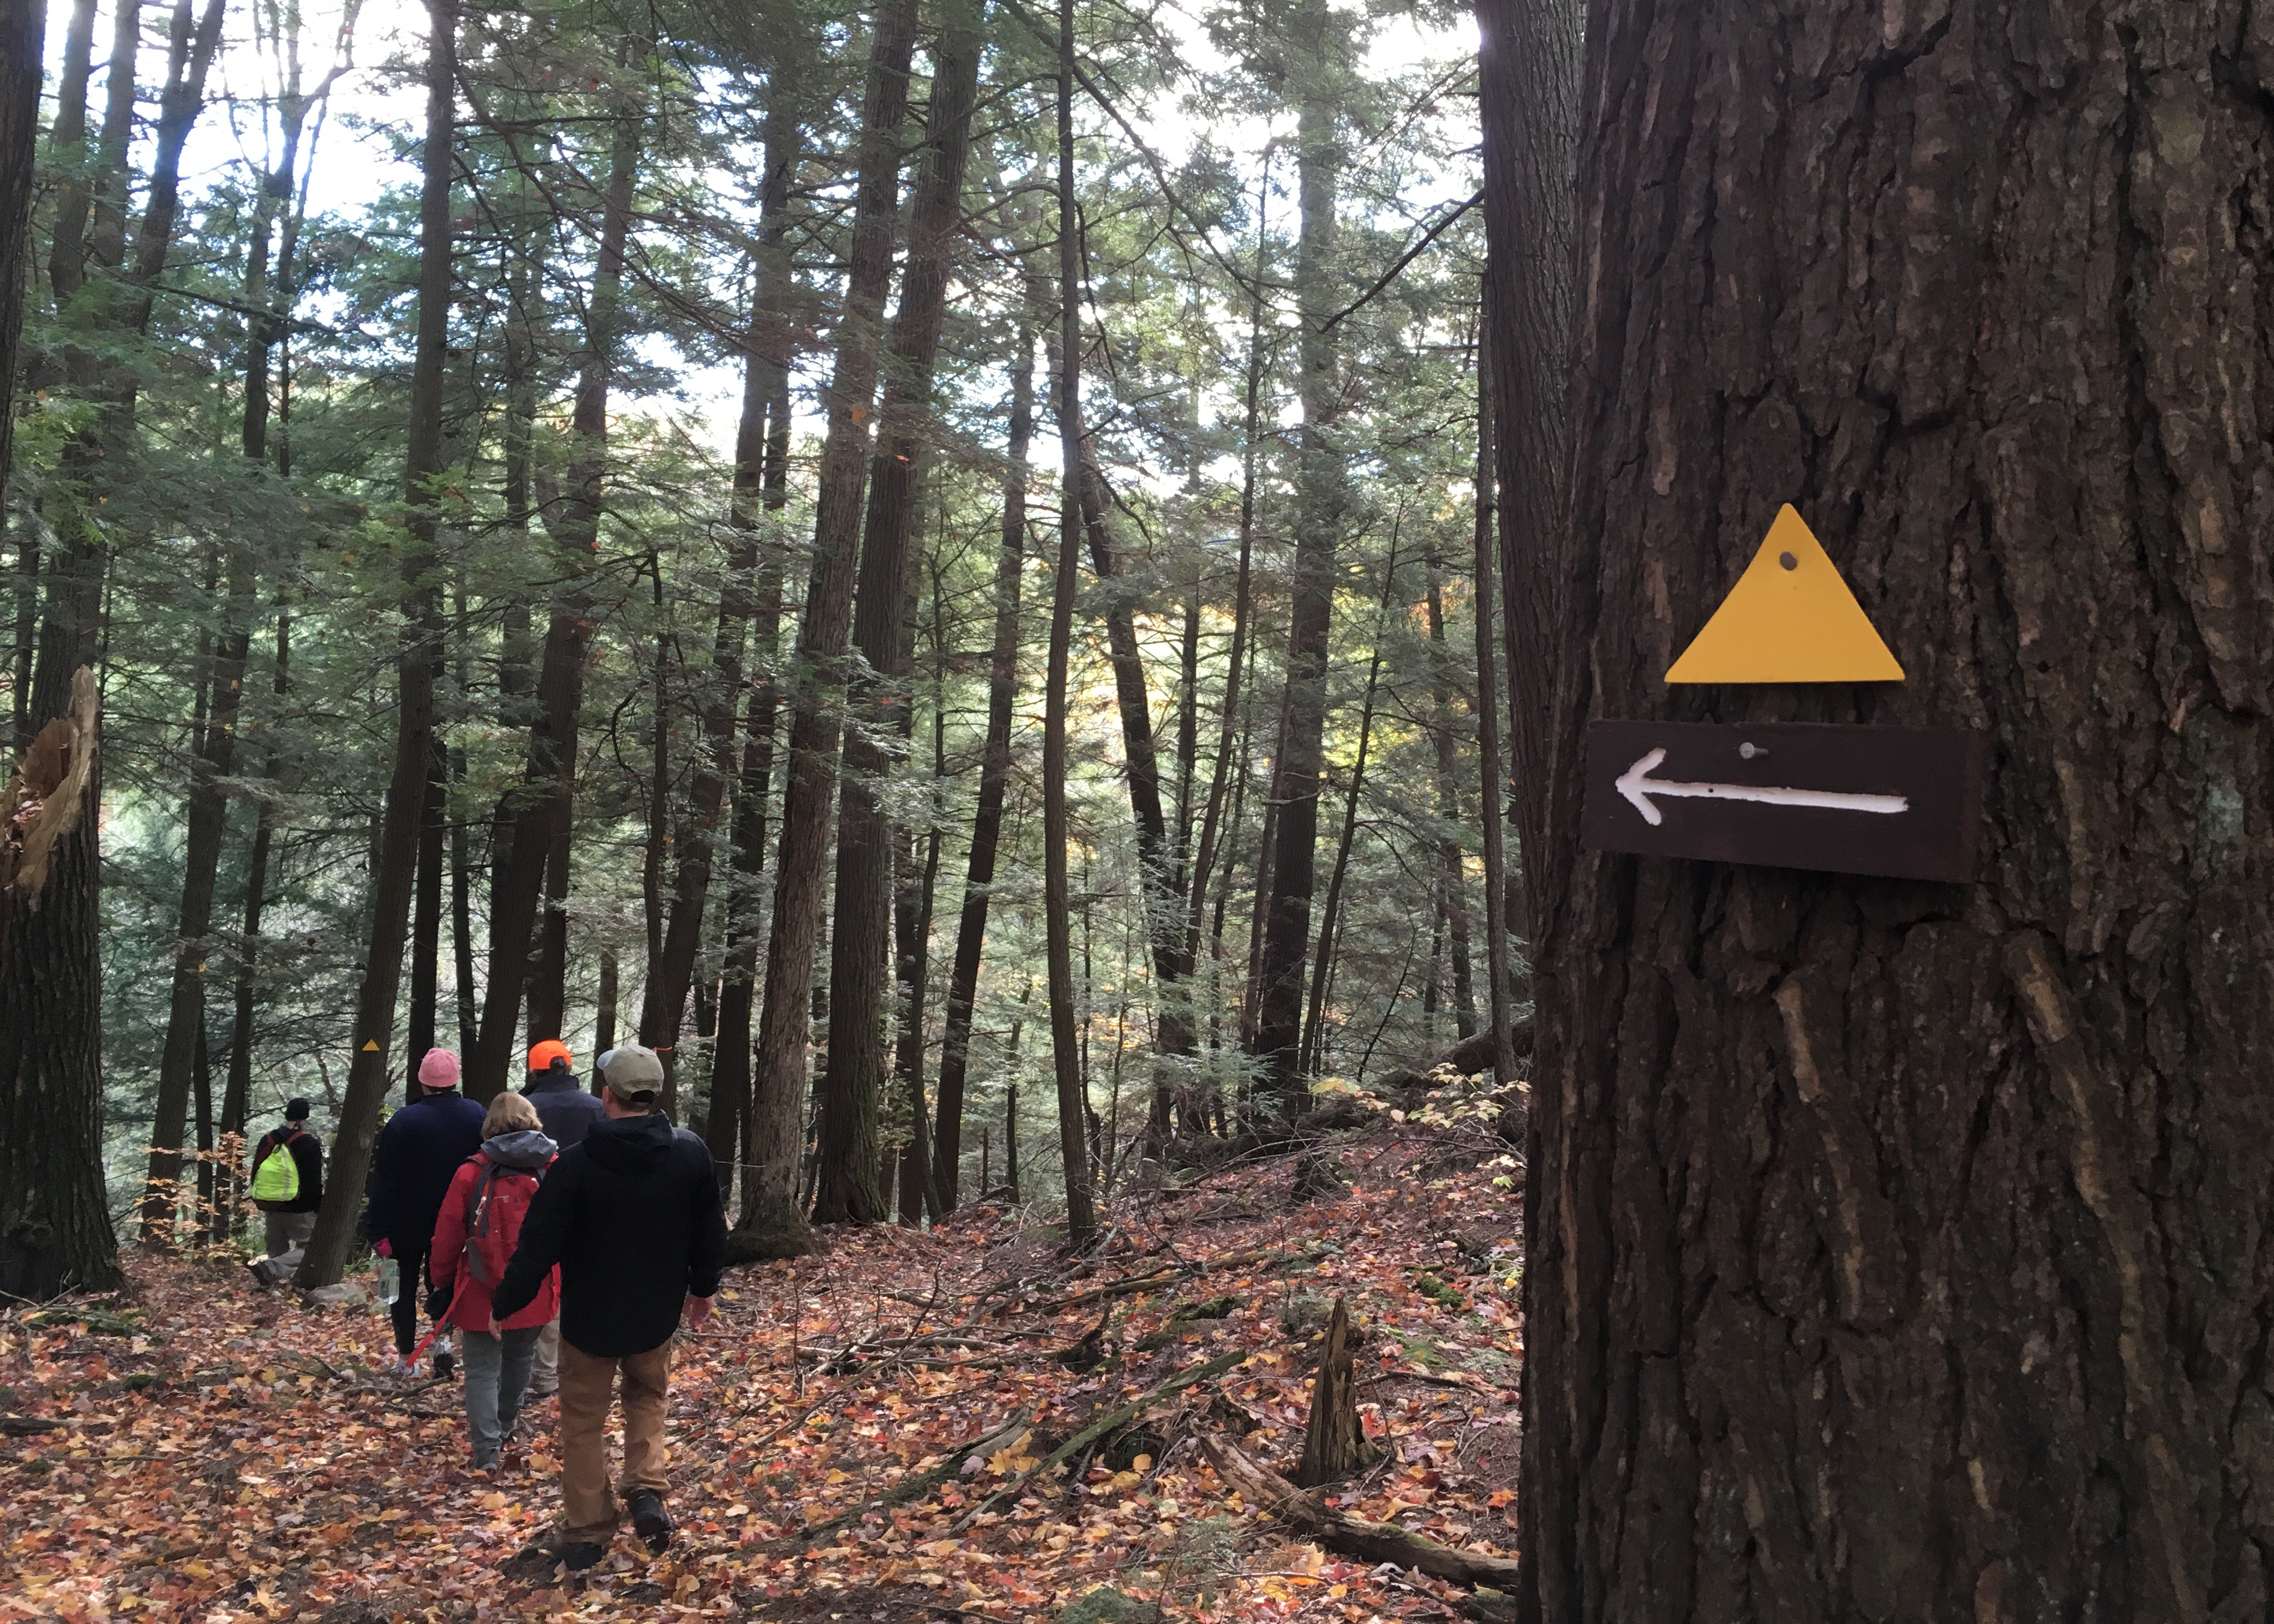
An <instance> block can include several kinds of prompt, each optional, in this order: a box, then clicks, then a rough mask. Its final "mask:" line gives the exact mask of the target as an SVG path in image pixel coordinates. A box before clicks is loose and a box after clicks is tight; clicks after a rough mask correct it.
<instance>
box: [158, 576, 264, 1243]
mask: <svg viewBox="0 0 2274 1624" xmlns="http://www.w3.org/2000/svg"><path fill="white" fill-rule="evenodd" d="M254 591H255V586H254V581H253V563H252V549H251V548H250V547H249V546H247V545H245V543H244V542H242V541H235V542H232V543H231V544H230V583H229V598H228V601H227V603H226V605H224V606H223V613H224V614H225V616H226V617H227V618H226V619H225V620H223V622H222V628H221V631H220V635H218V637H216V638H215V643H214V655H213V659H212V662H211V665H210V666H209V668H208V670H209V675H208V680H207V683H206V688H207V694H208V695H209V698H208V701H207V719H206V725H205V726H204V728H203V729H202V730H201V734H200V738H199V739H198V740H197V741H196V746H195V748H193V750H192V754H191V766H190V788H189V807H188V816H186V818H184V824H185V828H184V833H183V853H182V890H181V900H180V903H179V905H178V906H177V910H176V913H175V925H174V976H173V989H172V993H171V996H170V999H169V1004H168V1010H167V1018H166V1037H165V1045H164V1048H163V1049H162V1050H161V1051H160V1056H159V1063H158V1097H157V1102H156V1112H155V1116H156V1119H155V1121H154V1123H153V1124H152V1127H151V1133H150V1145H151V1150H150V1163H149V1173H148V1193H147V1195H146V1196H145V1198H144V1200H143V1204H142V1241H143V1244H146V1245H156V1244H164V1243H167V1242H169V1241H171V1239H172V1238H173V1234H174V1219H175V1214H176V1211H177V1206H178V1197H177V1188H176V1186H177V1184H178V1182H179V1180H180V1177H181V1164H182V1158H181V1146H182V1131H183V1125H184V1116H186V1115H187V1112H188V1109H189V1103H190V1090H191V1085H192V1072H193V1071H194V1070H195V1069H196V1066H197V1064H198V1055H199V1052H200V1047H201V1045H202V1043H203V1041H204V1034H205V1027H206V971H207V965H208V964H209V962H210V960H211V957H212V951H213V944H212V943H211V941H210V940H208V937H209V936H210V935H211V932H212V929H213V903H214V889H215V883H217V881H218V878H219V876H220V871H221V847H222V837H223V836H224V835H225V834H226V833H227V832H228V820H229V798H228V795H227V793H225V792H224V790H223V789H222V780H224V779H226V778H229V777H230V775H231V774H232V773H233V772H234V771H236V767H237V716H238V713H239V711H240V710H241V709H242V701H243V698H244V690H245V652H246V649H247V647H248V645H249V643H250V638H251V631H252V604H253V598H254Z"/></svg>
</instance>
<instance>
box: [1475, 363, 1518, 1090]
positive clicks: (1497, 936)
mask: <svg viewBox="0 0 2274 1624" xmlns="http://www.w3.org/2000/svg"><path fill="white" fill-rule="evenodd" d="M1495 365H1498V361H1497V359H1496V357H1495V356H1494V354H1493V350H1492V346H1491V344H1490V343H1489V342H1487V335H1486V334H1485V333H1483V332H1481V331H1480V333H1479V334H1478V335H1477V471H1476V481H1475V484H1476V553H1475V558H1476V595H1475V596H1476V622H1477V625H1476V633H1477V688H1476V694H1477V771H1478V773H1479V775H1480V778H1482V782H1481V783H1480V785H1479V786H1478V788H1479V794H1478V797H1477V805H1478V807H1479V808H1480V810H1481V812H1482V813H1483V823H1484V831H1483V833H1484V842H1485V974H1486V985H1487V989H1488V996H1487V1003H1486V1006H1485V1008H1486V1012H1487V1017H1488V1018H1489V1019H1490V1020H1491V1022H1492V1034H1493V1076H1494V1078H1495V1080H1496V1081H1499V1082H1502V1083H1511V1082H1514V1081H1515V1080H1516V1047H1515V1043H1514V1041H1513V1039H1512V1038H1511V1036H1510V1024H1509V1023H1510V1019H1512V1017H1513V1014H1514V1010H1513V1008H1512V1004H1511V998H1510V991H1509V963H1508V914H1507V912H1506V909H1507V906H1508V886H1507V883H1506V880H1507V876H1506V875H1505V874H1504V872H1503V871H1502V863H1503V862H1504V861H1505V860H1506V853H1507V845H1506V842H1505V840H1504V839H1503V838H1502V832H1501V798H1502V796H1503V795H1504V794H1506V793H1507V785H1508V779H1507V775H1506V774H1505V773H1504V772H1503V771H1502V769H1501V753H1500V657H1499V650H1498V644H1499V639H1498V638H1497V637H1496V636H1495V635H1494V632H1493V612H1494V610H1495V607H1496V606H1497V605H1495V602H1494V598H1495V593H1494V590H1493V547H1494V534H1493V508H1494V497H1495V489H1494V487H1495V483H1496V476H1495V470H1494V462H1493V431H1494V427H1495V425H1494V420H1493V410H1492V408H1493V396H1492V370H1493V368H1494V366H1495ZM1510 1126H1511V1127H1517V1128H1520V1126H1521V1124H1520V1123H1517V1122H1511V1123H1510Z"/></svg>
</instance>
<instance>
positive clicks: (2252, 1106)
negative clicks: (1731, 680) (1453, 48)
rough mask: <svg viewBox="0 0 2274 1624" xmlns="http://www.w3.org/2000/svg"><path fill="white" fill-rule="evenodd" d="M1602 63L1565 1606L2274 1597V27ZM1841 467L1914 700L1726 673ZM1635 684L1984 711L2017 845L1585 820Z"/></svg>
mask: <svg viewBox="0 0 2274 1624" xmlns="http://www.w3.org/2000/svg"><path fill="white" fill-rule="evenodd" d="M1496 9H1510V8H1496ZM1586 51H1587V60H1586V68H1585V97H1584V105H1583V109H1582V116H1581V117H1580V119H1579V122H1578V126H1577V127H1578V129H1580V130H1581V131H1584V132H1588V133H1587V138H1586V144H1585V147H1584V148H1583V150H1582V153H1581V156H1580V184H1579V190H1578V210H1577V218H1578V220H1579V222H1581V223H1580V229H1579V235H1580V241H1581V246H1580V252H1579V259H1578V275H1577V283H1576V285H1577V287H1578V288H1579V289H1582V293H1581V297H1580V314H1579V317H1578V320H1577V350H1576V366H1577V385H1576V395H1575V415H1574V417H1573V421H1572V431H1573V441H1574V450H1573V455H1572V462H1571V466H1572V470H1573V482H1572V487H1571V502H1570V515H1571V517H1570V523H1569V526H1568V529H1567V530H1565V532H1564V534H1563V535H1562V541H1561V545H1560V546H1558V547H1557V548H1555V549H1553V550H1552V551H1551V552H1550V553H1549V554H1548V555H1547V556H1544V557H1534V558H1532V559H1531V560H1529V568H1528V570H1527V574H1526V575H1525V579H1524V581H1523V582H1522V583H1521V585H1522V588H1523V590H1525V592H1527V593H1528V594H1530V595H1531V598H1532V601H1533V602H1541V603H1545V604H1547V605H1550V606H1551V607H1552V609H1553V611H1554V613H1553V617H1552V620H1550V621H1549V622H1548V623H1547V625H1546V627H1545V631H1546V635H1547V637H1548V638H1549V640H1550V641H1549V642H1548V643H1547V646H1545V647H1544V648H1543V647H1537V646H1535V647H1533V648H1532V649H1530V650H1525V656H1524V658H1520V659H1519V660H1518V662H1517V669H1518V672H1519V675H1520V674H1521V673H1523V672H1525V671H1526V670H1531V671H1534V672H1544V673H1549V674H1550V675H1551V676H1552V678H1553V680H1554V688H1553V694H1552V701H1553V709H1552V712H1551V713H1550V714H1551V716H1552V723H1553V726H1552V728H1551V729H1550V730H1549V733H1548V734H1547V737H1546V739H1545V743H1546V745H1547V750H1548V752H1549V759H1550V771H1551V777H1550V778H1549V780H1548V786H1547V787H1548V789H1549V792H1550V793H1548V795H1547V798H1546V800H1545V801H1543V802H1542V803H1541V806H1540V818H1541V825H1542V826H1544V831H1545V832H1544V842H1545V849H1544V850H1543V851H1540V852H1536V853H1532V852H1528V853H1527V861H1526V863H1525V871H1526V873H1527V875H1528V876H1530V877H1531V879H1532V883H1533V884H1534V885H1535V886H1537V887H1539V888H1540V889H1539V891H1537V892H1536V893H1535V905H1536V911H1537V912H1538V913H1539V914H1540V917H1539V919H1538V920H1537V921H1536V929H1537V935H1538V940H1537V942H1536V944H1535V947H1534V954H1535V974H1536V993H1537V999H1538V1009H1539V1033H1540V1054H1539V1071H1538V1073H1537V1076H1536V1078H1535V1080H1534V1084H1533V1087H1534V1095H1533V1106H1532V1110H1533V1116H1534V1120H1535V1123H1536V1139H1535V1143H1534V1147H1533V1154H1532V1166H1531V1177H1530V1189H1531V1191H1532V1197H1531V1205H1532V1214H1531V1219H1530V1222H1529V1224H1528V1236H1529V1238H1530V1242H1531V1244H1532V1249H1533V1250H1532V1257H1531V1259H1530V1264H1529V1267H1527V1269H1526V1271H1525V1282H1526V1299H1527V1301H1526V1310H1527V1316H1528V1336H1527V1342H1528V1365H1527V1369H1526V1383H1527V1412H1526V1428H1525V1430H1526V1448H1527V1451H1528V1455H1527V1459H1526V1461H1525V1479H1524V1491H1523V1513H1522V1515H1523V1522H1524V1526H1525V1529H1526V1530H1527V1532H1526V1539H1525V1547H1526V1549H1525V1554H1526V1557H1527V1560H1528V1577H1527V1581H1526V1584H1527V1595H1526V1598H1525V1616H1529V1617H1532V1618H1535V1619H1542V1620H1575V1621H1576V1620H1583V1619H1585V1620H1593V1619H1602V1618H1617V1619H1622V1620H1635V1621H1646V1620H1684V1621H1685V1624H1706V1621H1709V1620H1772V1619H1773V1620H1822V1619H1834V1618H1840V1619H1846V1618H1873V1619H1897V1618H1902V1619H1913V1618H1916V1619H1929V1618H1933V1619H1956V1618H1965V1619H1974V1620H2036V1619H2048V1620H2049V1619H2074V1618H2082V1617H2122V1618H2138V1619H2158V1620H2214V1619H2215V1620H2226V1619H2246V1618H2248V1619H2257V1618H2263V1617H2265V1616H2267V1612H2268V1606H2269V1601H2268V1581H2267V1576H2266V1573H2265V1566H2266V1560H2267V1558H2266V1554H2265V1551H2266V1542H2267V1541H2268V1540H2269V1539H2270V1538H2274V1519H2270V1514H2269V1510H2268V1506H2269V1501H2268V1500H2267V1498H2266V1496H2267V1485H2268V1484H2269V1483H2270V1482H2274V1395H2270V1392H2269V1389H2268V1386H2267V1383H2266V1381H2265V1379H2264V1372H2263V1357H2262V1354H2261V1350H2262V1348H2263V1341H2264V1330H2263V1327H2264V1326H2265V1324H2266V1321H2267V1315H2268V1312H2269V1310H2270V1307H2274V1271H2270V1264H2274V1239H2270V1228H2274V1226H2270V1217H2274V1159H2270V1154H2269V1150H2268V1147H2269V1145H2270V1144H2274V1094H2270V1092H2269V1090H2268V1088H2267V1086H2266V1082H2265V1072H2266V1069H2267V1044H2268V1037H2267V1034H2268V1032H2269V1031H2270V1029H2274V1025H2270V1023H2274V989H2270V985H2269V982H2268V980H2267V978H2266V975H2265V972H2264V966H2263V959H2264V956H2265V944H2267V942H2268V941H2269V938H2270V936H2274V914H2270V905H2269V902H2268V900H2267V898H2268V896H2269V891H2268V888H2267V886H2266V883H2265V877H2266V868H2267V865H2268V863H2269V861H2270V859H2274V852H2270V842H2274V830H2270V825H2269V822H2268V818H2267V815H2266V812H2265V809H2264V808H2265V807H2266V806H2267V804H2268V800H2269V795H2270V792H2274V782H2270V778H2274V766H2270V762H2274V723H2270V720H2269V715H2270V711H2274V653H2270V650H2274V642H2270V637H2269V626H2268V615H2269V607H2270V598H2274V588H2270V586H2269V584H2268V567H2267V560H2266V556H2265V543H2264V541H2263V537H2264V536H2265V535H2266V533H2267V530H2266V521H2265V517H2264V511H2265V501H2266V498H2265V495H2264V494H2263V493H2264V492H2266V491H2268V490H2269V489H2270V488H2274V451H2270V447H2269V446H2268V443H2267V440H2266V432H2265V427H2264V423H2263V410H2264V408H2263V401H2264V400H2265V398H2266V394H2267V388H2268V384H2269V381H2270V378H2274V359H2270V342H2269V341H2270V323H2274V318H2270V314H2269V311H2268V307H2267V305H2266V304H2265V302H2264V300H2263V292H2262V283H2263V271H2262V266H2263V259H2264V256H2265V253H2266V247H2265V240H2264V236H2263V231H2264V227H2263V222H2264V221H2265V220H2266V219H2267V218H2269V211H2270V207H2274V198H2270V195H2269V194H2270V188H2274V164H2270V144H2269V141H2268V138H2267V134H2266V124H2265V107H2266V104H2267V101H2266V99H2267V96H2268V94H2269V91H2270V89H2274V31H2270V29H2269V26H2268V25H2267V23H2266V21H2265V19H2263V17H2256V16H2254V15H2252V14H2251V12H2250V11H2248V8H2246V7H2244V6H2243V5H2241V4H2236V3H2234V0H2215V3H2213V4H2192V3H2191V4H2180V3H2178V0H2119V3H2117V4H2106V5H2101V6H2095V7H2081V8H2047V7H2044V6H2041V5H2038V4H2025V3H2023V0H1968V3H1965V4H1958V5H1955V6H1923V5H1909V4H1901V3H1898V4H1886V5H1883V4H1861V3H1860V0H1837V3H1834V0H1827V3H1826V4H1817V5H1811V6H1807V7H1788V8H1783V9H1781V10H1779V9H1772V8H1764V7H1761V6H1758V5H1750V4H1732V3H1730V0H1706V4H1702V5H1699V6H1693V7H1686V8H1678V9H1674V8H1665V7H1654V6H1651V5H1647V4H1638V0H1598V4H1595V5H1593V8H1592V15H1591V18H1590V25H1589V27H1588V37H1587V46H1586ZM1493 94H1494V86H1493V85H1492V84H1491V83H1489V82H1488V83H1487V86H1486V101H1487V106H1488V107H1489V106H1490V105H1491V102H1492V99H1493ZM1505 223H1507V224H1510V225H1512V226H1517V227H1520V226H1521V224H1522V222H1505ZM1509 314H1510V312H1509V310H1508V309H1507V308H1506V307H1505V306H1502V307H1501V308H1499V309H1498V310H1496V312H1495V315H1496V317H1497V318H1499V319H1502V320H1506V318H1507V317H1508V316H1509ZM1507 336H1509V335H1503V337H1507ZM1502 353H1504V354H1506V353H1511V352H1510V351H1508V350H1502ZM1784 501H1791V502H1793V503H1795V504H1796V505H1797V506H1798V507H1799V508H1800V509H1801V511H1802V513H1803V515H1805V516H1806V517H1807V518H1808V519H1809V520H1810V521H1811V523H1812V524H1813V525H1815V527H1816V528H1817V530H1818V535H1819V536H1820V537H1821V538H1822V539H1823V540H1824V542H1825V544H1826V548H1827V549H1828V551H1829V552H1830V553H1831V555H1832V557H1833V558H1834V560H1835V561H1836V562H1837V563H1838V564H1839V566H1840V567H1841V569H1842V571H1843V572H1844V573H1845V575H1846V576H1847V578H1848V580H1849V583H1850V584H1851V585H1852V587H1853V588H1854V589H1855V590H1856V595H1857V597H1858V598H1859V599H1860V600H1861V601H1862V603H1863V604H1864V607H1865V608H1866V610H1867V611H1868V612H1869V613H1871V616H1872V618H1873V620H1875V621H1876V623H1877V625H1878V627H1879V630H1880V631H1881V633H1882V634H1883V635H1885V636H1886V640H1887V642H1888V643H1889V644H1890V645H1891V646H1892V647H1893V648H1894V650H1895V651H1896V652H1897V654H1898V657H1899V658H1901V659H1902V661H1903V662H1904V664H1905V666H1906V668H1907V671H1908V680H1906V681H1904V682H1903V683H1901V685H1892V684H1891V685H1886V686H1882V687H1878V688H1856V687H1823V688H1681V689H1671V690H1669V689H1668V688H1666V687H1665V686H1664V685H1663V684H1662V683H1661V681H1660V677H1661V675H1662V673H1664V671H1665V670H1666V668H1667V666H1668V664H1669V662H1670V661H1671V660H1672V659H1673V658H1674V657H1675V655H1676V654H1678V653H1679V652H1680V650H1681V649H1682V647H1683V644H1684V643H1685V642H1686V641H1687V639H1688V638H1689V637H1690V635H1693V634H1694V633H1695V632H1696V630H1697V629H1698V626H1699V625H1700V624H1701V623H1702V622H1703V621H1704V620H1705V618H1706V615H1707V614H1708V613H1711V611H1712V610H1713V607H1714V605H1716V604H1717V603H1718V602H1719V600H1720V599H1721V596H1722V594H1723V593H1724V592H1725V591H1726V590H1727V589H1728V586H1729V584H1730V583H1731V582H1732V581H1733V580H1734V579H1735V578H1736V574H1737V572H1738V571H1739V569H1740V568H1742V566H1743V564H1744V562H1745V561H1746V560H1748V559H1749V558H1750V556H1751V553H1752V551H1753V549H1754V548H1755V546H1756V545H1758V541H1759V539H1760V538H1761V536H1762V534H1763V532H1764V530H1766V526H1767V524H1768V523H1769V521H1770V519H1771V518H1772V517H1773V515H1774V514H1775V512H1776V509H1777V506H1778V504H1779V503H1781V502H1784ZM1517 635H1518V636H1519V637H1521V636H1522V635H1524V627H1523V624H1522V622H1521V621H1519V623H1518V625H1517ZM1530 697H1532V698H1533V699H1535V700H1537V699H1538V698H1539V697H1540V695H1531V696H1530ZM1590 717H1624V718H1653V717H1658V718H1677V719H1683V720H1700V719H1708V718H1710V719H1716V720H1720V721H1724V722H1731V721H1738V720H1743V719H1749V718H1759V719H1780V720H1803V721H1815V722H1838V723H1893V724H1907V725H1913V726H1929V725H1932V726H1962V727H1970V728H1979V729H1984V730H1987V731H1988V732H1989V733H1991V734H1992V737H1993V739H1994V745H1995V749H1994V767H1993V771H1992V778H1991V781H1990V787H1989V790H1988V793H1987V797H1986V804H1985V807H1984V814H1983V824H1982V834H1983V838H1984V857H1983V861H1982V865H1981V878H1980V881H1979V882H1978V883H1975V884H1972V885H1966V886H1954V885H1932V884H1924V883H1897V882H1893V881H1881V880H1871V879H1855V878H1835V877H1826V876H1815V875H1809V874H1803V873H1796V872H1786V871H1781V870H1775V869H1767V868H1730V867H1723V866H1719V865H1712V864H1706V863H1696V862H1684V861H1668V860H1658V859H1636V858H1632V857H1624V856H1599V855H1594V854H1592V853H1583V852H1581V851H1579V850H1578V849H1577V838H1576V811H1577V799H1578V784H1577V774H1576V763H1577V756H1576V754H1575V751H1576V748H1577V743H1578V741H1579V738H1580V730H1581V727H1582V726H1583V724H1584V723H1585V720H1586V718H1590ZM1522 759H1523V756H1521V755H1520V756H1519V760H1520V761H1521V760H1522Z"/></svg>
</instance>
